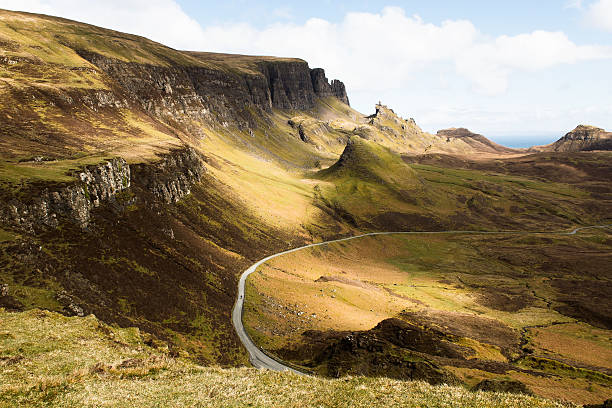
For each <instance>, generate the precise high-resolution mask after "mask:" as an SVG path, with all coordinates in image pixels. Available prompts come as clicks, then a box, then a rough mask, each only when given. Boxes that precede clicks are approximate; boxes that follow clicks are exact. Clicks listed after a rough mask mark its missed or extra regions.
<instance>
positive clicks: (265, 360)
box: [232, 224, 612, 374]
mask: <svg viewBox="0 0 612 408" xmlns="http://www.w3.org/2000/svg"><path fill="white" fill-rule="evenodd" d="M592 228H602V229H603V228H612V224H609V225H591V226H587V227H579V228H575V229H573V230H571V231H569V232H528V231H403V232H371V233H368V234H362V235H356V236H354V237H348V238H340V239H334V240H331V241H324V242H319V243H316V244H309V245H304V246H302V247H299V248H293V249H289V250H287V251H283V252H279V253H277V254H274V255H270V256H268V257H266V258H264V259H262V260H260V261H257V262H255V263H254V264H253V265H251V266H250V267H249V268H248V269H247V270H246V271H244V272H243V273H242V275H241V276H240V280H239V281H238V297H237V299H236V303H235V304H234V309H233V310H232V323H233V325H234V329H235V330H236V333H237V334H238V337H239V338H240V341H241V342H242V344H243V345H244V347H245V348H246V349H247V351H248V352H249V355H250V361H251V364H253V366H254V367H256V368H266V369H268V370H273V371H292V372H294V373H297V374H304V373H302V372H300V371H297V370H295V369H293V368H291V367H289V366H287V365H285V364H284V363H283V362H281V361H279V360H276V359H275V358H273V357H271V356H269V355H268V354H267V353H266V352H264V351H263V350H262V349H260V348H259V347H257V345H256V344H255V343H254V342H253V340H251V337H250V336H249V335H248V333H247V332H246V330H245V329H244V325H243V324H242V315H243V312H244V297H245V285H246V280H247V277H248V276H249V275H250V274H252V273H253V272H255V271H256V270H257V268H259V266H261V265H262V264H264V263H266V262H268V261H269V260H271V259H274V258H276V257H279V256H282V255H286V254H290V253H292V252H296V251H301V250H302V249H306V248H313V247H317V246H321V245H328V244H333V243H335V242H343V241H350V240H352V239H357V238H363V237H371V236H376V235H400V234H401V235H418V234H429V235H432V234H531V235H533V234H557V235H576V233H578V232H580V231H582V230H585V229H592Z"/></svg>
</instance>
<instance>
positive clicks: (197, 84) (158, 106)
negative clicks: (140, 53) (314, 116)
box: [78, 50, 349, 126]
mask: <svg viewBox="0 0 612 408" xmlns="http://www.w3.org/2000/svg"><path fill="white" fill-rule="evenodd" d="M78 53H79V55H80V56H81V57H82V58H84V59H86V60H87V61H89V62H90V63H92V64H93V65H95V66H97V67H98V68H99V69H100V70H101V71H103V72H104V73H105V74H106V75H108V76H109V77H110V78H111V79H112V80H113V81H115V82H116V83H117V84H118V85H119V87H118V89H119V90H120V91H121V92H123V93H125V94H126V96H127V97H128V99H131V100H133V101H135V102H136V103H137V104H138V105H140V107H141V108H142V109H144V110H145V111H147V112H148V113H149V114H151V115H153V116H155V117H157V118H159V119H162V120H164V121H166V122H169V121H172V122H176V121H179V122H181V121H183V122H189V121H192V120H197V121H202V120H209V119H216V120H218V121H220V122H228V121H231V122H234V123H237V124H238V125H239V126H248V121H249V118H248V115H247V114H246V113H245V112H246V108H248V107H256V108H259V109H261V110H263V111H267V112H270V111H271V110H272V109H273V108H275V109H293V110H307V109H311V108H313V107H314V106H315V102H316V100H317V98H324V97H329V96H335V97H337V98H338V99H339V100H341V101H342V102H344V103H346V104H348V102H349V101H348V97H347V95H346V89H345V86H344V84H343V83H342V82H340V81H338V80H334V81H332V83H331V84H329V83H328V81H327V78H326V77H325V72H324V71H323V70H322V69H320V68H317V69H314V70H311V69H310V68H309V67H308V63H306V62H305V61H302V60H298V59H296V60H280V59H279V60H271V59H270V60H268V59H262V60H261V61H257V60H256V58H257V57H245V58H253V60H254V62H253V64H254V67H255V70H244V71H236V70H224V69H215V68H208V67H205V66H198V65H169V66H158V65H149V64H141V63H136V62H125V61H121V60H118V59H113V58H108V57H106V56H103V55H100V54H96V53H93V52H89V51H83V50H79V51H78ZM190 55H192V56H194V57H196V58H197V59H200V60H202V62H207V58H211V55H213V54H210V53H190ZM119 99H122V98H119Z"/></svg>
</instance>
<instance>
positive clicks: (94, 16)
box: [0, 0, 612, 147]
mask: <svg viewBox="0 0 612 408" xmlns="http://www.w3.org/2000/svg"><path fill="white" fill-rule="evenodd" d="M0 8H6V9H11V10H20V11H30V12H37V13H44V14H50V15H56V16H61V17H66V18H70V19H75V20H79V21H83V22H87V23H91V24H95V25H99V26H102V27H107V28H112V29H115V30H119V31H124V32H128V33H133V34H139V35H143V36H145V37H148V38H151V39H152V40H155V41H159V42H161V43H163V44H166V45H168V46H171V47H173V48H177V49H187V50H198V51H217V52H229V53H242V54H253V55H275V56H283V57H299V58H302V59H304V60H306V61H308V63H309V64H310V66H311V67H313V68H314V67H321V68H325V70H326V73H327V76H328V78H330V79H334V78H337V79H340V80H342V81H343V82H344V83H345V84H346V87H347V91H348V94H349V98H350V100H351V105H352V106H353V107H354V108H356V109H357V110H359V111H361V112H363V113H366V114H369V113H371V112H373V110H374V105H375V104H376V103H377V102H379V101H381V102H382V103H384V104H386V105H388V106H389V107H391V108H393V109H394V110H395V111H396V112H397V113H398V114H400V115H402V116H403V117H406V118H409V117H412V118H414V119H415V120H416V121H417V124H419V125H420V126H421V127H422V128H423V129H424V130H426V131H429V132H434V133H435V132H436V131H437V130H438V129H443V128H447V127H467V128H469V129H470V130H472V131H474V132H477V133H481V134H484V135H485V136H488V137H490V138H492V139H493V140H495V141H498V142H501V143H504V144H506V145H508V146H516V147H520V146H526V145H533V144H543V143H549V142H551V141H554V140H556V139H557V138H559V137H560V136H562V135H563V134H565V133H566V132H568V131H569V130H571V129H573V128H574V127H575V126H577V125H578V124H592V125H595V126H599V127H603V128H606V129H609V130H612V77H611V75H610V73H611V72H612V0H558V1H553V0H538V1H533V0H530V1H524V0H513V1H490V0H487V1H480V0H479V1H476V0H463V1H456V0H430V1H417V0H407V1H394V2H391V1H389V2H386V1H380V0H379V1H364V0H352V1H344V0H334V1H331V0H309V1H307V2H306V1H299V2H298V1H296V2H292V1H279V0H260V1H257V2H254V1H244V0H238V1H229V0H226V1H225V2H220V1H218V0H217V1H214V2H213V1H195V0H104V1H93V0H0Z"/></svg>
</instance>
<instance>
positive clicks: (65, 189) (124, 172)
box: [0, 158, 130, 230]
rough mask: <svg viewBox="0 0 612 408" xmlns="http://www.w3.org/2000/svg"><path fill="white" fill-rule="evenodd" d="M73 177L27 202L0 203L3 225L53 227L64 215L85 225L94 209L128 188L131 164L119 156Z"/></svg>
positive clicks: (25, 227)
mask: <svg viewBox="0 0 612 408" xmlns="http://www.w3.org/2000/svg"><path fill="white" fill-rule="evenodd" d="M75 177H76V179H77V181H75V182H74V183H70V184H68V185H65V186H58V187H56V188H52V187H47V188H45V189H44V190H43V191H42V192H41V193H40V194H38V195H36V196H32V197H31V198H30V200H29V201H21V200H18V199H16V198H15V199H12V200H10V201H8V202H6V203H3V204H2V205H1V206H0V220H1V221H2V222H3V223H4V224H8V225H12V226H15V227H19V228H21V229H25V230H34V229H37V228H40V227H56V226H57V225H58V223H59V218H62V217H67V218H69V219H71V220H72V221H74V222H76V223H77V224H78V225H80V226H81V227H83V228H85V227H87V225H88V223H89V221H90V216H91V210H92V209H93V208H95V207H98V206H99V205H100V203H101V202H102V201H104V200H108V199H109V198H112V197H114V196H115V195H116V194H117V193H118V192H120V191H122V190H124V189H126V188H128V187H130V167H129V166H128V164H127V163H126V161H125V160H124V159H121V158H116V159H112V160H109V161H107V162H104V163H102V164H99V165H95V166H87V167H86V168H85V169H84V170H83V171H81V172H78V173H76V174H75Z"/></svg>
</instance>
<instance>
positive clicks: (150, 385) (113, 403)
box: [0, 309, 572, 408]
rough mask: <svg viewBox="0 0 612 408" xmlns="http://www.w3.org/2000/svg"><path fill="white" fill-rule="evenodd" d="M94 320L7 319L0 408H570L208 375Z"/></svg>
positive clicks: (248, 372)
mask: <svg viewBox="0 0 612 408" xmlns="http://www.w3.org/2000/svg"><path fill="white" fill-rule="evenodd" d="M146 340H147V338H146V336H143V334H142V333H141V332H140V331H139V330H138V329H134V328H126V329H119V328H116V327H112V326H108V325H106V324H104V323H101V322H100V321H98V320H97V319H96V318H95V317H93V316H88V317H84V318H78V317H72V318H67V317H64V316H61V315H58V314H56V313H52V312H46V311H41V310H31V311H28V312H22V313H10V312H6V311H4V310H2V309H0V407H13V406H15V405H18V406H48V407H56V406H57V407H127V406H133V407H136V406H163V407H183V406H198V407H246V406H251V407H279V406H282V407H304V406H316V407H330V408H331V407H346V406H353V407H371V406H388V407H409V408H410V407H415V408H416V407H423V406H427V407H468V408H469V407H473V408H488V407H491V408H493V407H509V408H519V407H520V408H523V407H524V408H536V407H538V408H539V407H542V408H544V407H551V408H552V407H570V406H572V405H570V404H562V403H558V402H554V401H550V400H545V399H542V398H537V397H529V396H525V395H513V394H505V393H491V392H470V391H467V390H466V389H464V388H461V387H453V386H447V385H442V386H436V387H434V386H431V385H429V384H427V383H424V382H411V381H397V380H390V379H386V378H366V377H346V378H342V379H337V380H329V379H321V378H317V377H305V376H298V375H295V374H291V373H276V372H270V371H258V370H255V369H248V368H234V369H221V368H215V367H202V366H198V365H196V364H194V363H191V362H189V361H187V360H184V359H182V358H176V357H171V356H170V355H169V354H168V349H167V347H164V346H163V343H159V342H156V343H155V344H157V345H158V347H157V348H153V347H150V346H148V345H147V344H146Z"/></svg>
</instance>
